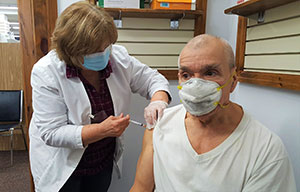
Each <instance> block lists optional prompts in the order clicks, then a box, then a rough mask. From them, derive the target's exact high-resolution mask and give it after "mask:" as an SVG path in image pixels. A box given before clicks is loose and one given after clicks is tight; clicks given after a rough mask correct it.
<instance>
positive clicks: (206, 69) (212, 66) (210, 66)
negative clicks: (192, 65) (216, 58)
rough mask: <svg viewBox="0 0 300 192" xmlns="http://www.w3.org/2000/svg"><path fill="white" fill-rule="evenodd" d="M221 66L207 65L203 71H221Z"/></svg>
mask: <svg viewBox="0 0 300 192" xmlns="http://www.w3.org/2000/svg"><path fill="white" fill-rule="evenodd" d="M219 69H220V66H219V65H218V64H209V65H205V66H204V67H203V68H202V69H201V71H204V72H205V71H210V70H219Z"/></svg>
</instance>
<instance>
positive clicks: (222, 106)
mask: <svg viewBox="0 0 300 192" xmlns="http://www.w3.org/2000/svg"><path fill="white" fill-rule="evenodd" d="M234 75H235V71H234V72H233V73H232V75H231V76H230V78H229V79H228V80H227V81H226V83H225V84H224V85H222V86H220V87H218V88H217V90H218V91H220V90H221V89H223V88H224V87H226V86H227V85H228V83H229V82H230V80H231V79H232V78H233V76H234ZM214 105H215V106H217V105H220V107H221V108H222V109H225V108H227V107H228V106H229V103H228V104H227V105H222V104H221V103H220V102H219V101H217V102H215V103H214Z"/></svg>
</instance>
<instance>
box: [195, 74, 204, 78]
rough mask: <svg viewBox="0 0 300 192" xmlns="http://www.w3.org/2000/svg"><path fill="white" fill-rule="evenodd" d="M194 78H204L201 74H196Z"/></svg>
mask: <svg viewBox="0 0 300 192" xmlns="http://www.w3.org/2000/svg"><path fill="white" fill-rule="evenodd" d="M193 77H194V78H201V79H202V78H203V77H202V75H201V74H200V73H194V75H193Z"/></svg>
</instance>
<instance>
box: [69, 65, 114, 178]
mask: <svg viewBox="0 0 300 192" xmlns="http://www.w3.org/2000/svg"><path fill="white" fill-rule="evenodd" d="M111 73H112V68H111V66H110V63H109V64H108V65H107V67H106V68H105V69H103V70H101V71H99V78H100V84H99V90H100V92H97V91H96V89H95V88H94V87H93V86H92V85H91V84H90V83H89V82H88V81H87V80H86V79H85V78H84V77H83V75H82V74H81V72H80V70H78V69H77V68H75V67H71V66H67V67H66V76H67V78H76V77H79V79H80V80H81V81H82V83H83V85H84V87H85V90H86V92H87V94H88V97H89V100H90V103H91V107H92V114H93V115H95V114H97V113H98V112H100V111H105V113H106V116H107V117H109V116H110V115H114V108H113V101H112V98H111V95H110V91H109V88H108V85H107V82H106V79H107V78H108V77H109V76H110V74H111ZM100 122H101V121H100ZM100 122H94V123H100ZM115 139H116V138H115V137H107V138H104V139H101V140H100V141H97V142H95V143H92V144H89V145H88V147H87V148H86V150H85V152H84V154H83V156H82V158H81V160H80V162H79V164H78V166H77V167H76V169H75V171H74V172H73V175H76V176H88V175H95V174H98V173H99V172H101V170H103V169H105V168H107V167H108V166H110V165H111V164H112V161H113V156H114V151H115V145H116V141H115Z"/></svg>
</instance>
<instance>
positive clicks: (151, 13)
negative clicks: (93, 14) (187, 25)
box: [104, 8, 203, 19]
mask: <svg viewBox="0 0 300 192" xmlns="http://www.w3.org/2000/svg"><path fill="white" fill-rule="evenodd" d="M104 9H105V11H107V12H109V13H110V15H112V16H113V17H114V18H115V19H117V18H119V17H120V13H121V17H137V18H169V19H180V18H182V17H184V18H185V19H195V18H197V17H199V16H202V15H203V11H201V10H194V11H192V10H154V9H124V8H104Z"/></svg>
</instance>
